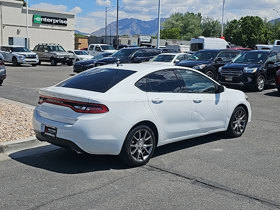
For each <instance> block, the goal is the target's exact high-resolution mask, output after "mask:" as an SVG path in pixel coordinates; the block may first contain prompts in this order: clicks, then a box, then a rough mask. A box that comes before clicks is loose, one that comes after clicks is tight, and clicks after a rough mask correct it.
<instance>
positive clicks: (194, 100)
mask: <svg viewBox="0 0 280 210" xmlns="http://www.w3.org/2000/svg"><path fill="white" fill-rule="evenodd" d="M193 102H194V103H197V104H199V103H201V102H202V100H201V99H198V98H196V99H193Z"/></svg>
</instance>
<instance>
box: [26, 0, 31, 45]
mask: <svg viewBox="0 0 280 210" xmlns="http://www.w3.org/2000/svg"><path fill="white" fill-rule="evenodd" d="M26 47H27V48H28V49H29V47H30V46H29V30H28V0H27V1H26Z"/></svg>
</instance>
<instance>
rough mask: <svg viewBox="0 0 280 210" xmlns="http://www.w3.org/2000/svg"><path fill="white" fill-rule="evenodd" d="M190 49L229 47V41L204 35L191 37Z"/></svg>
mask: <svg viewBox="0 0 280 210" xmlns="http://www.w3.org/2000/svg"><path fill="white" fill-rule="evenodd" d="M190 44H191V46H190V50H191V51H198V50H202V49H226V48H230V46H229V43H228V42H227V41H226V40H224V39H221V38H214V37H204V36H200V37H198V38H192V39H191V42H190Z"/></svg>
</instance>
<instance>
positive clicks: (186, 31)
mask: <svg viewBox="0 0 280 210" xmlns="http://www.w3.org/2000/svg"><path fill="white" fill-rule="evenodd" d="M201 19H202V17H201V14H200V13H198V14H194V13H190V12H187V13H185V14H183V13H174V14H172V15H171V16H170V18H168V19H167V20H165V21H164V23H163V24H162V27H163V30H162V31H161V33H162V35H161V38H162V39H168V38H171V37H172V38H173V39H176V38H177V39H185V40H190V39H191V38H192V37H196V36H200V35H201V33H202V30H201ZM172 33H175V34H174V36H172ZM175 37H176V38H175Z"/></svg>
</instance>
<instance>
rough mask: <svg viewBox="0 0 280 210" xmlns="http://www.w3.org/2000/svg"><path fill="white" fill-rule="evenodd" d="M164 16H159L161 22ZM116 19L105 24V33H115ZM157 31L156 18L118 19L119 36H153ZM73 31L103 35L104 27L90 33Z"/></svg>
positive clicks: (113, 34) (76, 31)
mask: <svg viewBox="0 0 280 210" xmlns="http://www.w3.org/2000/svg"><path fill="white" fill-rule="evenodd" d="M165 20H166V18H161V20H160V21H161V23H162V22H164V21H165ZM116 25H117V24H116V21H115V22H112V23H110V24H108V25H107V35H108V36H110V35H111V36H115V35H116V28H117V27H116ZM157 31H158V19H157V18H156V19H154V20H150V21H142V20H139V19H135V18H124V19H121V20H119V31H118V34H119V36H122V35H128V36H134V35H151V36H155V35H156V34H157ZM75 33H78V34H83V35H93V36H104V35H105V27H103V28H101V29H99V30H97V31H94V32H92V33H90V34H89V33H83V32H81V31H78V30H75Z"/></svg>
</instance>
